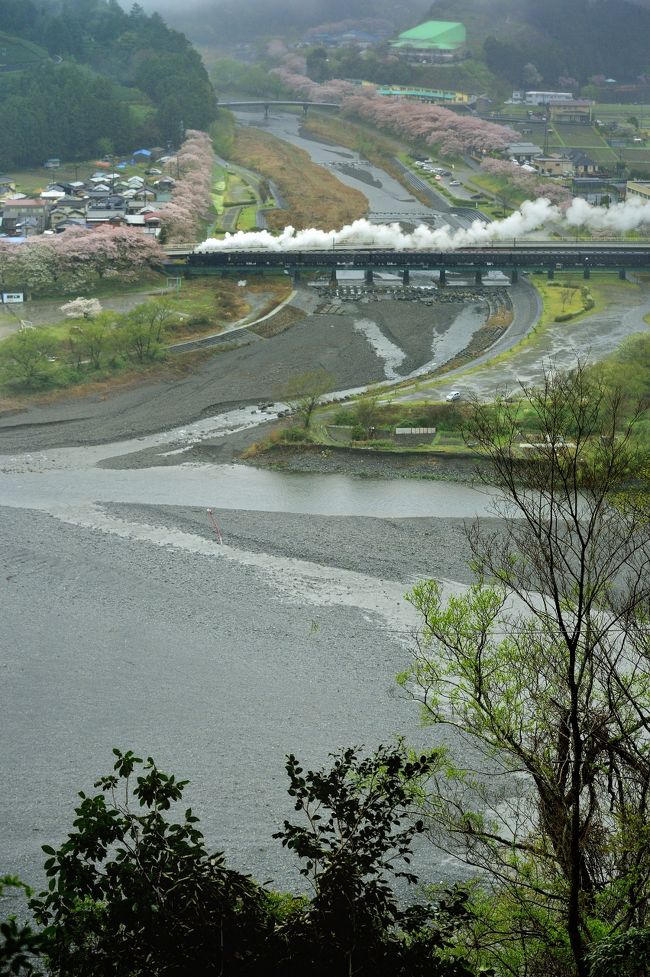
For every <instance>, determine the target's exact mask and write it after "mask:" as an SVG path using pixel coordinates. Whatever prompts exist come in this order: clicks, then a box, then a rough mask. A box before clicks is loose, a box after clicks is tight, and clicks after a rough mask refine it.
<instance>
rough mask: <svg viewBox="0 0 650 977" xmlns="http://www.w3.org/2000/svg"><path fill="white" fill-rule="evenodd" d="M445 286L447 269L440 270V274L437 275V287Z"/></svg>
mask: <svg viewBox="0 0 650 977" xmlns="http://www.w3.org/2000/svg"><path fill="white" fill-rule="evenodd" d="M446 284H447V269H446V268H441V269H440V274H439V275H438V285H446Z"/></svg>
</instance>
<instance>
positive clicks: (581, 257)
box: [167, 241, 650, 285]
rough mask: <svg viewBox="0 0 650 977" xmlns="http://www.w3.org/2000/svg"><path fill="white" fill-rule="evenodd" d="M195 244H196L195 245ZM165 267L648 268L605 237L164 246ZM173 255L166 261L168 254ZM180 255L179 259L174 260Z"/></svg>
mask: <svg viewBox="0 0 650 977" xmlns="http://www.w3.org/2000/svg"><path fill="white" fill-rule="evenodd" d="M199 247H200V246H199ZM167 254H168V256H169V258H170V264H169V268H170V269H171V268H174V269H176V271H177V272H178V271H179V270H180V269H181V268H182V269H183V272H184V274H186V275H188V276H191V275H193V274H215V273H228V272H229V271H230V272H237V273H239V274H241V273H246V272H247V273H248V274H251V273H254V272H263V271H265V270H271V269H277V270H282V271H285V272H287V273H288V274H291V275H293V276H294V277H295V278H299V277H300V274H301V272H315V271H321V270H328V271H329V273H330V277H331V278H332V280H333V281H335V280H336V274H337V271H350V270H358V271H363V272H364V273H365V277H366V281H368V282H372V279H373V274H374V273H375V272H378V271H393V272H400V273H401V274H402V277H403V280H404V282H405V283H407V282H408V280H409V274H410V272H411V271H437V272H438V274H439V281H440V284H441V285H444V284H445V283H446V280H447V272H451V271H456V272H461V273H463V274H473V275H474V278H475V281H476V283H477V284H480V283H481V281H482V277H483V275H484V274H486V273H487V272H489V271H491V270H500V271H503V272H505V273H507V274H509V275H510V279H511V281H512V282H516V281H517V280H518V277H519V274H520V272H522V271H526V272H544V273H546V274H547V275H548V277H549V278H553V277H554V276H555V273H556V272H557V271H575V272H577V273H579V274H582V276H583V277H584V278H586V279H588V278H589V277H590V276H591V273H592V272H596V271H617V272H618V274H619V277H620V278H622V279H624V278H625V276H626V272H627V271H639V272H643V271H645V272H648V271H650V244H627V243H621V242H610V243H607V244H605V243H602V242H598V243H597V244H592V243H589V242H576V243H567V242H562V243H558V242H546V243H537V242H535V243H530V242H526V243H525V244H517V242H516V241H515V242H513V243H512V244H502V243H500V244H493V245H484V246H482V247H471V248H458V249H456V250H454V251H435V250H424V249H418V250H415V249H403V250H393V249H389V248H375V247H354V246H334V247H332V248H328V249H320V250H317V249H314V250H310V249H289V248H286V249H283V250H272V249H270V248H259V249H246V250H244V249H241V250H237V249H234V248H224V249H221V250H217V251H201V250H199V249H198V248H191V247H189V248H175V249H174V248H168V249H167ZM172 259H176V263H175V264H172V263H171V260H172ZM179 259H182V264H180V265H179V263H178V260H179Z"/></svg>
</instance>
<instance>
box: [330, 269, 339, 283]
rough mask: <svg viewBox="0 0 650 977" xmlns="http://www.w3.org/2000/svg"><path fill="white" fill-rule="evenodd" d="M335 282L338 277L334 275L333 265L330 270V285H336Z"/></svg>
mask: <svg viewBox="0 0 650 977" xmlns="http://www.w3.org/2000/svg"><path fill="white" fill-rule="evenodd" d="M337 282H338V279H337V277H336V268H335V267H334V268H332V270H331V271H330V285H334V286H336V285H337Z"/></svg>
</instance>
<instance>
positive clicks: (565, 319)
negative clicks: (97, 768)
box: [555, 312, 577, 322]
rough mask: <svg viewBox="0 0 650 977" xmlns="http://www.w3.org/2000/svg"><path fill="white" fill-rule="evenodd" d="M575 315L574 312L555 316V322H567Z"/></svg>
mask: <svg viewBox="0 0 650 977" xmlns="http://www.w3.org/2000/svg"><path fill="white" fill-rule="evenodd" d="M576 315H577V313H576V312H562V313H561V314H560V315H556V316H555V322H569V320H570V319H573V318H574V317H575V316H576Z"/></svg>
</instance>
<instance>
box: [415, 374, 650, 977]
mask: <svg viewBox="0 0 650 977" xmlns="http://www.w3.org/2000/svg"><path fill="white" fill-rule="evenodd" d="M639 419H640V414H639V413H638V412H637V411H632V412H630V410H629V405H625V403H624V400H623V398H622V397H621V395H620V393H619V392H617V391H612V390H610V389H608V388H607V387H605V386H604V385H603V384H602V383H600V382H599V381H598V380H597V379H595V378H594V377H592V376H591V375H590V374H589V372H588V371H587V370H586V369H584V368H583V367H579V368H578V369H577V370H576V371H575V372H573V373H572V374H553V373H549V374H548V375H547V376H546V377H545V379H544V382H543V384H542V386H541V387H539V388H536V389H524V390H523V392H522V396H521V398H520V399H518V400H516V401H514V402H512V401H509V400H498V401H497V402H496V404H494V405H476V406H475V408H474V411H473V415H472V418H471V421H470V422H469V425H468V430H467V438H468V440H469V441H472V442H474V443H475V444H476V445H478V447H479V449H480V450H481V451H482V452H483V454H484V456H485V457H486V458H487V460H488V461H489V462H490V474H489V476H488V479H489V481H490V482H491V483H492V484H494V483H496V485H497V487H498V489H499V490H500V493H501V495H500V496H499V497H498V499H497V501H496V503H495V507H496V509H497V512H498V513H499V514H500V515H501V516H502V517H503V519H504V521H503V522H502V523H501V524H500V525H498V528H496V529H487V530H486V529H485V528H484V527H481V526H479V525H478V524H477V525H476V526H474V527H473V528H472V529H471V530H468V540H469V545H470V550H471V553H472V555H473V559H474V568H475V570H476V573H477V583H476V584H475V585H474V586H473V587H472V588H471V589H470V590H469V591H468V592H467V594H465V595H464V596H460V597H453V598H451V599H450V600H447V601H445V600H444V599H443V596H442V591H441V588H440V586H439V585H438V584H437V583H435V582H433V581H427V582H424V583H422V584H420V585H419V586H417V587H416V588H415V589H414V590H413V591H412V593H411V595H410V599H411V601H412V603H413V604H414V605H415V607H416V608H417V609H418V610H419V612H420V613H421V615H422V619H423V628H422V632H421V635H420V639H419V642H418V647H417V648H416V650H415V653H414V657H413V661H412V664H411V666H410V668H409V669H408V670H407V671H406V672H405V673H404V674H403V675H402V676H401V677H400V680H401V682H402V683H403V684H404V686H405V687H406V688H407V689H409V690H410V692H411V693H412V694H413V695H414V696H415V697H417V698H419V699H420V700H421V702H422V704H423V709H424V713H425V715H426V718H427V720H428V721H429V722H430V723H433V724H439V725H441V726H451V727H454V728H455V729H457V730H458V731H460V733H461V734H462V736H463V738H464V740H465V741H467V740H469V741H470V743H471V744H472V745H473V746H474V747H475V748H476V749H477V750H478V751H479V752H480V753H481V754H482V755H483V757H484V760H483V763H482V771H481V773H479V774H476V773H471V772H470V771H469V770H467V769H465V770H462V771H461V770H458V771H457V772H456V776H455V777H448V776H445V777H437V778H436V789H435V791H434V794H433V797H432V798H431V802H430V807H429V810H430V813H431V814H432V815H433V816H434V818H435V819H436V820H437V823H438V824H441V825H442V826H443V827H444V829H445V831H446V832H447V834H446V837H447V838H449V837H451V838H453V839H455V840H456V841H457V842H458V847H457V848H456V849H455V850H457V851H458V850H460V851H461V853H462V855H463V857H464V858H465V859H466V860H467V861H468V862H470V863H471V864H472V865H475V866H479V867H480V868H481V869H482V870H484V871H485V872H486V873H487V874H488V875H489V876H490V877H491V878H492V880H493V883H494V887H495V891H496V894H497V898H494V896H493V897H491V898H490V899H488V900H486V901H485V909H486V911H485V914H484V918H483V921H482V924H481V925H480V926H479V927H478V928H477V933H478V936H477V938H478V939H479V940H481V939H482V940H484V942H485V943H486V944H488V943H489V944H491V946H492V950H491V951H490V956H491V958H492V959H493V960H494V959H496V960H498V963H499V966H500V968H501V969H502V970H503V971H504V972H507V973H512V974H530V973H545V974H553V975H560V974H577V975H579V977H585V975H586V974H587V973H588V962H587V961H588V953H589V951H590V950H593V948H594V945H595V944H597V942H598V940H599V939H601V938H603V937H604V936H605V935H607V937H608V939H612V938H616V937H617V936H619V935H621V934H625V933H626V932H630V931H632V930H634V929H635V928H638V927H641V928H643V927H645V926H646V925H647V922H648V912H649V910H650V828H649V821H648V814H649V811H648V800H649V797H650V737H649V736H648V734H649V733H650V681H649V680H650V660H649V659H650V636H649V634H648V611H649V607H650V525H649V523H648V520H647V518H646V517H645V514H644V503H645V499H644V498H643V497H641V493H640V492H637V491H636V489H635V477H636V476H638V474H639V473H640V472H641V471H642V470H643V464H644V454H645V452H644V450H643V449H642V447H641V446H640V444H639V442H638V441H637V438H636V436H635V432H636V428H637V421H638V420H639ZM523 430H526V431H528V432H529V433H528V435H524V434H523V433H522V431H523ZM622 488H624V489H625V491H624V492H623V493H622V492H621V489H622ZM492 525H494V524H492ZM488 774H489V775H488ZM481 927H482V928H481ZM632 942H633V941H629V943H630V944H631V943H632ZM495 948H496V949H495Z"/></svg>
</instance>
